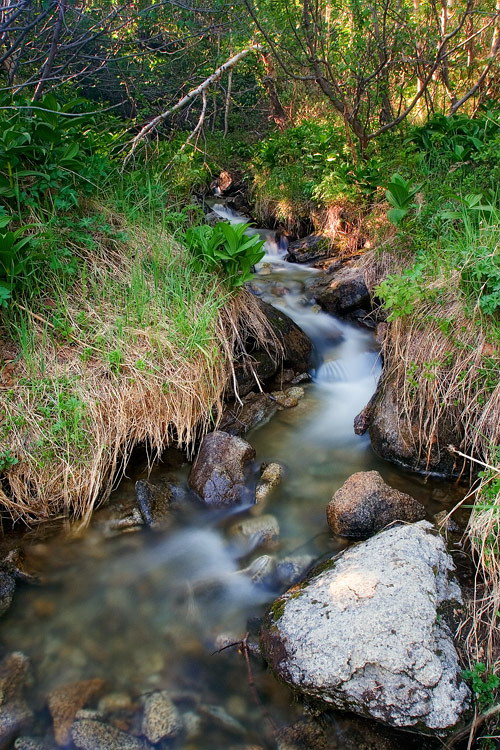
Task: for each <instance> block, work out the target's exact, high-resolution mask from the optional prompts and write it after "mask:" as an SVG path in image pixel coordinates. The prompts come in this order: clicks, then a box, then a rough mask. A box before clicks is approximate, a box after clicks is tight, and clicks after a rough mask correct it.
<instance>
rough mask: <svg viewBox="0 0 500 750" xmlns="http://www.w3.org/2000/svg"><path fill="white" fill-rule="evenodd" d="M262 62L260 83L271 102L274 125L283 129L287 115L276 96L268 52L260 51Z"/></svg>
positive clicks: (273, 74)
mask: <svg viewBox="0 0 500 750" xmlns="http://www.w3.org/2000/svg"><path fill="white" fill-rule="evenodd" d="M262 62H263V63H264V70H265V76H263V78H262V85H263V86H264V88H265V89H266V91H267V95H268V97H269V101H270V103H271V117H272V120H273V122H274V123H275V125H277V126H278V128H279V129H280V130H283V129H284V128H285V127H286V125H287V122H288V116H287V114H286V112H285V110H284V109H283V106H282V104H281V102H280V99H279V96H278V90H277V88H276V76H275V72H274V66H273V61H272V57H271V54H270V53H269V52H263V53H262Z"/></svg>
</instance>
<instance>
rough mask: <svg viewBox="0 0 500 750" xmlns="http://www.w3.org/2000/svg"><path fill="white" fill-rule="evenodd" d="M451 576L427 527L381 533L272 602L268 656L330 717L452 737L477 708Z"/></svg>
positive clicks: (265, 639) (264, 636)
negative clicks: (463, 663)
mask: <svg viewBox="0 0 500 750" xmlns="http://www.w3.org/2000/svg"><path fill="white" fill-rule="evenodd" d="M453 570H454V566H453V562H452V560H451V557H450V555H449V554H448V552H447V551H446V548H445V544H444V541H443V539H442V538H441V537H440V536H439V534H437V532H436V531H435V530H434V529H433V527H432V525H431V524H430V523H428V522H427V521H420V522H419V523H416V524H411V525H407V526H397V527H395V528H391V529H388V530H385V531H382V532H380V533H379V534H377V535H376V536H374V537H372V538H371V539H369V540H368V541H366V542H360V543H359V544H357V545H355V546H353V547H351V548H349V549H347V550H346V551H344V552H343V553H341V554H340V555H338V556H337V557H333V558H331V559H330V560H329V561H328V562H326V563H324V564H323V565H322V566H320V567H319V568H316V570H315V571H313V573H312V574H311V576H310V577H309V578H307V579H306V581H305V582H303V583H302V584H298V585H297V586H295V587H293V588H291V589H290V590H289V591H287V592H286V593H285V594H283V596H281V597H280V598H279V599H277V600H276V601H275V602H274V604H273V605H272V606H271V608H270V610H269V612H268V614H267V616H266V618H265V624H264V626H263V629H262V632H261V648H262V651H263V654H264V656H265V658H266V659H267V661H268V663H269V665H270V666H271V668H272V669H273V671H274V672H275V674H276V675H277V676H278V677H279V678H280V679H281V680H283V681H284V682H285V683H287V684H288V685H289V686H291V687H292V688H294V689H295V690H296V691H297V692H298V693H300V694H302V695H303V696H305V697H308V698H309V699H313V700H315V701H317V702H318V703H319V704H321V705H323V706H325V707H330V708H337V709H341V710H346V711H351V712H353V713H355V714H358V715H360V716H364V717H365V718H370V719H375V720H378V721H380V722H382V723H384V724H386V725H388V726H391V727H397V728H406V729H408V730H412V731H417V732H421V733H423V734H431V735H432V734H433V735H438V736H443V735H446V734H447V733H448V732H449V731H450V730H451V729H452V728H453V727H455V726H456V725H457V724H458V723H459V722H460V721H461V720H462V718H464V715H465V714H466V712H467V710H468V708H469V704H470V692H469V689H468V687H467V686H466V684H465V683H464V681H463V680H462V677H461V667H460V664H459V660H458V655H457V652H456V650H455V646H454V643H453V638H452V633H451V630H450V627H449V626H448V624H447V622H446V621H445V619H446V616H447V612H448V611H453V608H456V607H457V606H459V602H460V601H461V592H460V589H459V587H458V584H457V583H456V582H455V580H454V577H453Z"/></svg>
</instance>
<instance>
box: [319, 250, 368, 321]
mask: <svg viewBox="0 0 500 750" xmlns="http://www.w3.org/2000/svg"><path fill="white" fill-rule="evenodd" d="M310 292H311V293H312V294H313V295H314V297H315V299H316V301H317V303H318V304H319V305H321V307H322V308H323V310H326V312H329V313H333V314H341V315H342V314H345V313H349V312H352V311H353V310H356V309H357V308H360V307H362V308H365V309H366V310H369V309H370V294H369V292H368V288H367V286H366V284H365V280H364V277H363V271H362V269H361V268H359V267H357V266H356V265H354V264H352V263H346V264H345V265H344V266H342V268H341V269H340V270H336V271H335V273H334V274H328V273H326V274H322V275H321V276H320V277H319V278H318V280H317V281H315V282H314V283H313V284H312V285H311V287H310Z"/></svg>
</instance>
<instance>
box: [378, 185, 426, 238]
mask: <svg viewBox="0 0 500 750" xmlns="http://www.w3.org/2000/svg"><path fill="white" fill-rule="evenodd" d="M421 189H422V185H414V186H413V187H411V186H410V183H409V182H407V180H405V179H404V177H401V175H399V174H393V175H392V177H391V180H390V182H389V184H388V185H387V190H386V192H385V197H386V198H387V200H388V201H389V203H390V204H391V206H393V208H391V209H389V211H388V212H387V218H388V219H389V221H391V222H392V223H393V224H396V226H398V225H399V224H401V222H402V221H403V219H404V218H405V216H406V215H407V214H408V212H409V210H410V208H412V206H413V205H414V204H413V199H414V197H415V196H416V194H417V193H418V191H419V190H421Z"/></svg>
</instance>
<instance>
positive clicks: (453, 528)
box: [434, 510, 460, 534]
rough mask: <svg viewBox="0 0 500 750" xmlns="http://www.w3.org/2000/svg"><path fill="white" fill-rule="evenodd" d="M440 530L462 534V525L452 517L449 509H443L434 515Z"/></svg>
mask: <svg viewBox="0 0 500 750" xmlns="http://www.w3.org/2000/svg"><path fill="white" fill-rule="evenodd" d="M434 523H435V524H436V526H437V528H438V531H440V532H442V533H444V534H460V526H459V525H458V523H456V522H455V521H454V520H453V518H451V517H450V515H449V513H448V511H447V510H441V511H439V513H436V515H435V516H434Z"/></svg>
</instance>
